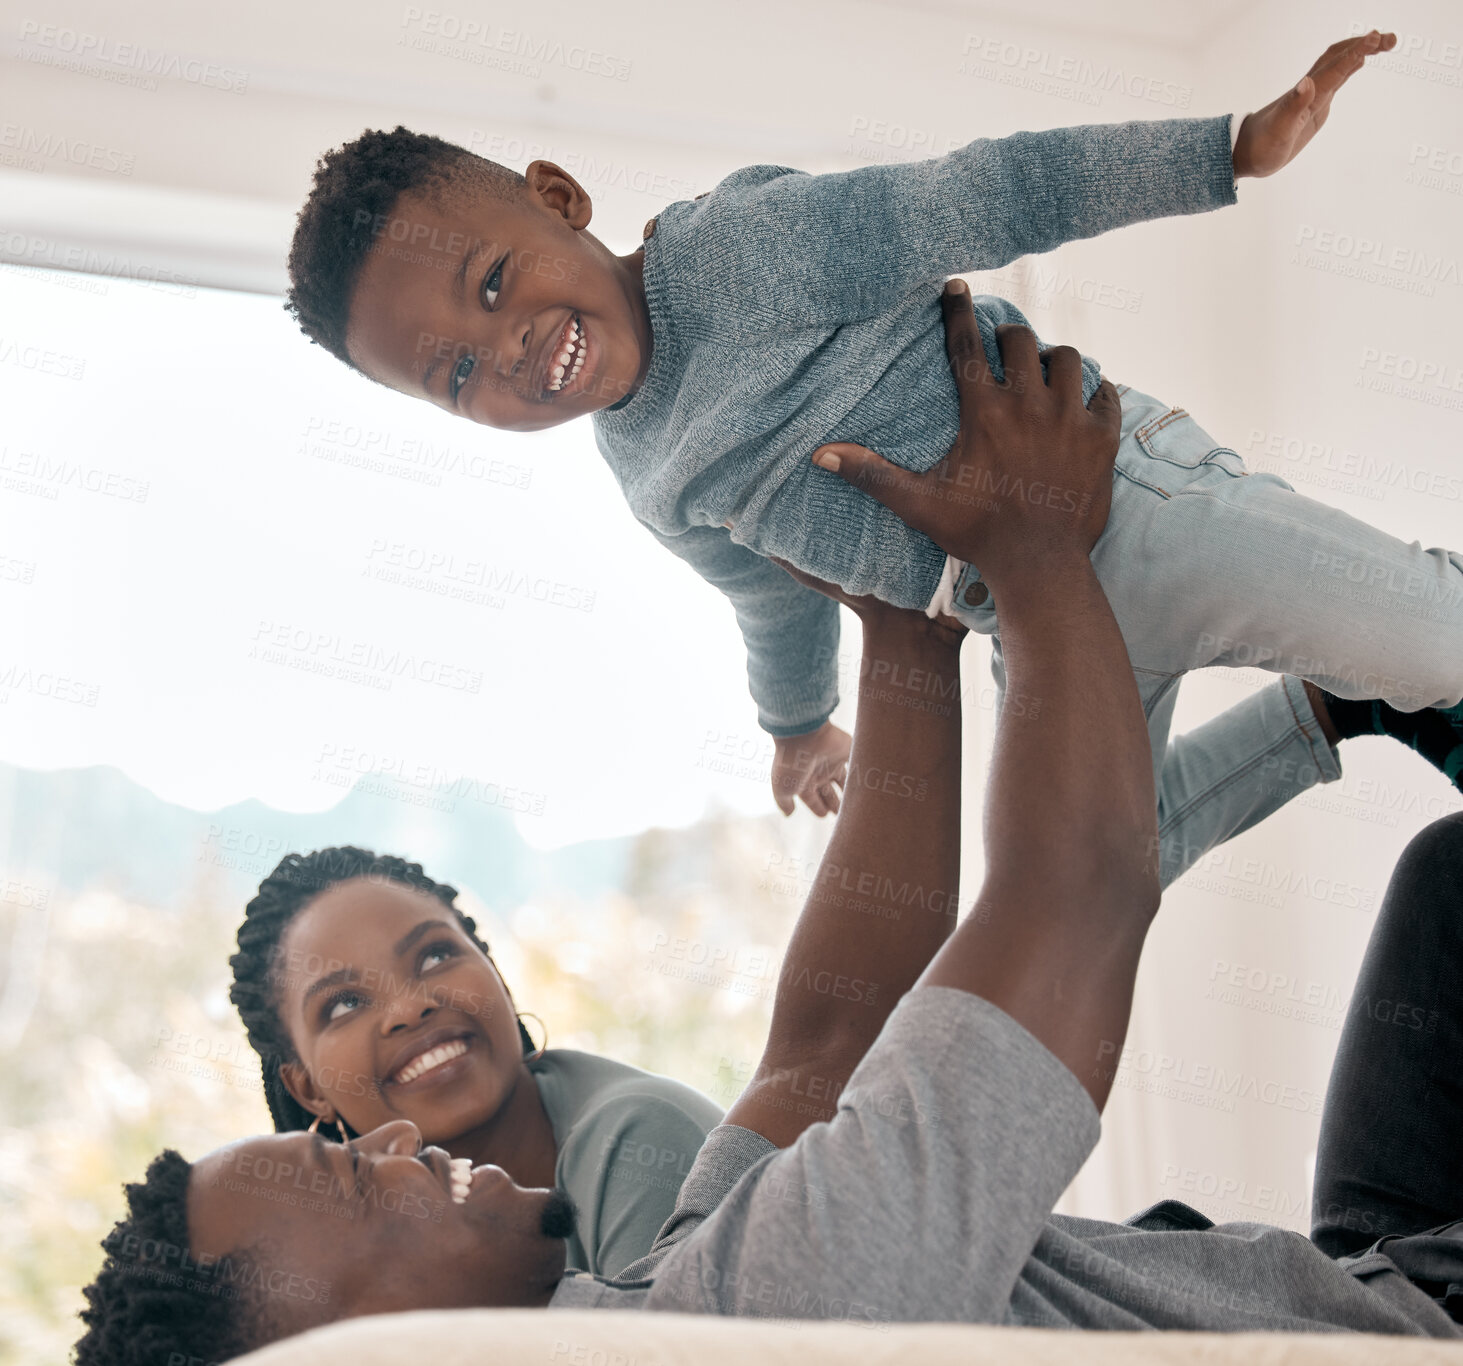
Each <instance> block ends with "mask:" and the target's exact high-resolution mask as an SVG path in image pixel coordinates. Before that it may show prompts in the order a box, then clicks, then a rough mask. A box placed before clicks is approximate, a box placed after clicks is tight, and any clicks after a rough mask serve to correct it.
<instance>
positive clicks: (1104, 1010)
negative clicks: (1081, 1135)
mask: <svg viewBox="0 0 1463 1366" xmlns="http://www.w3.org/2000/svg"><path fill="white" fill-rule="evenodd" d="M952 283H955V284H957V285H958V284H959V282H952ZM947 315H948V310H947ZM950 328H952V322H951V321H950V320H948V318H947V329H950ZM950 341H951V346H952V348H954V347H956V346H959V347H960V348H961V349H962V357H963V361H962V363H963V365H964V367H965V368H966V370H967V384H966V385H965V386H963V387H962V400H964V398H965V396H966V395H967V394H968V393H970V392H971V391H972V387H973V390H974V391H975V392H979V391H980V390H981V389H982V388H985V387H990V386H991V385H992V384H993V381H992V380H991V378H990V374H989V371H988V369H987V367H986V358H985V353H984V351H983V350H982V348H981V346H980V343H979V340H978V338H977V337H976V333H975V328H974V326H973V325H971V326H970V327H968V328H966V329H964V330H963V333H962V335H961V336H960V337H958V338H957V337H956V336H954V335H953V332H952V335H951V338H950ZM1001 347H1002V353H1003V362H1004V365H1005V370H1006V376H1007V380H1006V383H1004V384H1001V385H995V386H994V387H995V389H996V390H998V391H1000V392H1001V393H1002V394H1003V399H1002V402H1001V403H999V404H986V405H983V406H982V405H973V406H971V407H970V408H967V407H966V405H965V403H964V402H962V409H961V437H960V441H959V443H957V445H956V447H955V449H954V450H952V451H951V453H950V454H949V455H948V456H946V458H945V460H944V461H943V462H941V464H940V465H938V466H936V467H935V468H934V469H933V470H931V471H930V472H929V473H927V474H923V475H916V474H912V473H910V472H908V471H906V470H903V469H901V468H899V467H897V466H893V465H889V464H886V463H885V462H884V461H882V460H881V459H880V458H879V457H878V456H876V455H874V454H873V453H872V452H869V451H865V450H863V448H861V447H836V448H834V449H835V450H837V451H839V452H841V453H842V460H841V464H840V469H839V473H840V474H842V475H843V477H845V478H846V479H848V480H849V481H850V482H852V483H855V484H856V485H858V486H859V487H861V488H864V489H866V490H867V491H868V492H869V493H871V494H873V495H874V496H875V497H877V498H878V499H879V500H880V501H881V502H883V503H885V504H886V505H887V506H888V507H890V508H891V509H892V510H893V511H895V512H897V513H898V514H899V515H900V516H901V517H902V518H903V519H904V520H905V521H906V522H908V523H909V524H910V525H911V526H913V527H916V528H917V529H919V530H921V531H924V532H926V534H928V535H929V536H930V537H931V538H932V539H933V540H934V541H935V542H936V544H938V545H940V546H942V547H943V548H945V549H946V550H947V551H948V552H949V553H951V554H953V555H956V556H958V557H959V558H961V559H965V560H969V561H972V562H973V563H976V564H978V565H979V566H980V571H981V577H982V578H983V580H984V581H985V582H986V583H987V584H988V585H989V587H990V590H991V594H992V598H993V601H994V604H995V608H996V612H997V615H998V617H999V619H1000V628H1001V643H1002V650H1003V653H1004V656H1005V664H1006V681H1007V690H1008V693H1007V695H1008V697H1026V698H1028V699H1036V700H1037V705H1028V706H1025V707H1022V708H1020V709H1016V708H1012V707H1010V706H1007V707H1006V708H1005V709H1004V711H1003V712H1002V714H1001V717H1000V719H999V722H998V725H997V731H996V745H995V753H994V756H993V759H992V765H991V774H990V783H989V787H988V789H987V794H986V808H985V810H986V822H985V824H986V834H985V848H986V878H985V882H984V885H983V886H982V888H981V891H980V894H979V896H978V898H977V900H976V904H975V907H974V909H973V911H972V913H971V914H970V915H969V916H968V917H967V918H966V920H965V921H964V922H963V923H962V924H961V926H960V928H959V929H958V930H957V931H956V932H955V934H954V935H953V936H952V937H951V938H950V940H949V941H948V943H946V944H945V945H944V946H943V947H942V948H941V949H940V951H939V953H938V954H937V955H936V956H935V958H934V961H933V962H932V963H931V964H930V966H929V969H928V971H926V972H925V973H924V975H923V977H922V978H921V979H920V985H922V986H923V985H927V986H943V987H955V988H958V989H960V990H962V991H967V992H970V993H972V994H974V995H977V996H980V997H983V998H984V999H985V1000H987V1001H989V1002H991V1003H992V1004H993V1005H996V1006H999V1007H1000V1008H1001V1009H1002V1010H1004V1011H1005V1012H1006V1013H1007V1014H1008V1015H1010V1016H1012V1017H1013V1018H1014V1019H1015V1020H1017V1021H1018V1022H1019V1023H1020V1024H1021V1025H1023V1026H1024V1027H1025V1028H1026V1029H1027V1030H1029V1031H1030V1032H1031V1033H1032V1034H1033V1035H1035V1037H1036V1038H1037V1039H1039V1040H1040V1041H1041V1042H1042V1043H1043V1044H1045V1045H1046V1047H1047V1048H1048V1049H1049V1050H1050V1051H1051V1052H1052V1053H1053V1054H1055V1055H1056V1057H1057V1058H1059V1059H1060V1060H1061V1061H1062V1062H1063V1063H1064V1064H1065V1065H1066V1066H1067V1067H1068V1069H1069V1070H1070V1071H1071V1072H1072V1073H1073V1074H1074V1075H1075V1076H1076V1077H1077V1078H1078V1079H1079V1080H1080V1081H1081V1082H1082V1084H1083V1085H1084V1086H1085V1087H1086V1088H1087V1090H1088V1092H1089V1094H1090V1095H1091V1096H1092V1099H1093V1100H1094V1101H1095V1102H1096V1104H1097V1105H1098V1107H1099V1108H1101V1106H1102V1105H1103V1104H1104V1102H1105V1101H1106V1099H1107V1095H1108V1092H1109V1090H1110V1089H1111V1085H1112V1070H1111V1059H1112V1057H1114V1056H1115V1054H1116V1051H1117V1048H1118V1046H1119V1045H1120V1044H1121V1042H1122V1040H1123V1038H1124V1036H1125V1034H1126V1031H1127V1023H1128V1014H1129V1009H1130V1006H1131V1002H1132V989H1133V981H1134V978H1135V976H1136V973H1137V965H1138V958H1139V954H1140V952H1141V949H1142V945H1143V940H1144V937H1145V935H1146V933H1147V930H1148V926H1149V924H1150V922H1151V920H1152V917H1153V914H1154V913H1155V912H1156V910H1157V908H1158V900H1159V883H1158V873H1157V865H1158V859H1157V829H1156V804H1155V800H1154V793H1153V771H1152V763H1151V759H1150V750H1149V741H1148V733H1147V728H1146V725H1145V722H1144V716H1143V709H1142V705H1141V704H1140V702H1139V698H1138V690H1137V686H1136V684H1135V683H1134V681H1133V674H1132V669H1131V666H1130V664H1129V661H1128V653H1127V648H1126V646H1125V645H1124V643H1123V639H1122V636H1121V634H1120V633H1119V631H1118V626H1117V622H1116V621H1115V619H1114V618H1113V614H1112V609H1111V608H1110V607H1109V606H1108V602H1107V599H1106V597H1105V596H1104V594H1103V592H1102V588H1101V585H1100V584H1099V583H1098V580H1097V576H1096V574H1095V572H1094V571H1093V568H1092V564H1091V561H1090V559H1089V558H1088V555H1089V552H1090V550H1091V548H1092V546H1093V544H1094V543H1095V541H1096V538H1097V536H1098V535H1099V534H1100V533H1101V530H1102V527H1103V526H1104V525H1105V523H1106V520H1107V511H1108V506H1109V500H1110V497H1111V466H1112V459H1111V455H1108V456H1107V457H1106V458H1104V457H1103V456H1102V454H1101V452H1100V449H1099V448H1098V447H1097V446H1096V445H1094V444H1093V443H1090V442H1089V443H1083V442H1073V441H1072V440H1070V439H1069V438H1068V436H1067V435H1066V432H1065V430H1064V424H1067V426H1070V423H1071V421H1072V419H1073V417H1074V413H1073V411H1072V405H1073V404H1074V403H1075V405H1076V407H1077V408H1078V409H1079V410H1080V407H1081V399H1080V388H1079V372H1080V365H1081V359H1080V357H1079V356H1078V355H1077V353H1076V352H1075V351H1072V350H1071V349H1070V348H1066V347H1058V348H1056V349H1055V350H1052V351H1050V352H1048V353H1047V357H1046V358H1047V361H1048V379H1047V380H1046V381H1045V382H1044V381H1043V377H1042V370H1041V365H1040V360H1039V358H1038V355H1037V349H1036V342H1035V338H1034V337H1033V336H1032V334H1031V333H1030V332H1029V331H1027V330H1026V329H1025V328H1008V329H1002V330H1001ZM970 377H974V378H975V379H976V380H977V381H978V382H977V383H976V384H975V385H974V386H971V385H970V384H969V383H968V380H969V378H970ZM992 412H995V413H997V415H998V416H1003V417H1004V418H1006V419H1007V420H1008V421H1009V419H1010V417H1011V416H1012V413H1013V412H1014V414H1015V416H1016V417H1017V418H1019V419H1020V420H1019V421H1018V423H1017V425H1018V427H1020V428H1021V429H1023V430H1024V431H1025V432H1026V433H1027V434H1028V442H1029V443H1030V444H1032V445H1033V447H1035V448H1043V447H1044V448H1045V450H1046V453H1047V457H1048V458H1047V460H1046V461H1045V463H1044V465H1043V469H1042V475H1043V482H1042V483H1041V484H1040V485H1039V486H1037V487H1039V488H1040V489H1041V497H1040V499H1039V500H1038V499H1036V498H1035V497H1033V496H1032V494H1033V493H1034V489H1033V486H1032V485H1031V484H1030V482H1029V481H1027V482H1025V483H1023V482H1022V481H1021V479H1020V478H1019V476H1020V474H1021V472H1022V471H1021V461H1020V458H1019V452H1018V450H1017V448H1016V446H1015V445H1014V444H1013V443H1012V442H1011V441H1010V440H1009V438H1008V437H1007V436H1005V435H1003V430H1002V429H997V428H991V429H990V430H989V432H988V433H986V434H985V435H984V436H983V435H982V431H981V427H982V423H983V421H984V419H985V418H986V416H987V414H990V413H992ZM1085 416H1086V417H1088V418H1089V419H1090V420H1091V421H1092V422H1093V423H1094V424H1102V423H1106V424H1108V426H1109V427H1110V428H1111V430H1112V431H1113V433H1114V438H1115V435H1116V428H1117V420H1118V402H1117V396H1116V394H1115V393H1114V391H1113V390H1112V388H1111V386H1110V385H1106V384H1105V385H1104V386H1103V387H1102V388H1101V389H1099V390H1098V393H1097V395H1096V396H1095V397H1094V399H1093V401H1092V406H1091V411H1090V412H1089V413H1086V414H1085ZM1003 472H1004V474H1005V475H1008V476H1014V478H1012V479H1011V480H1010V482H1008V480H1007V479H1006V478H1004V477H1003ZM1006 487H1016V488H1020V489H1024V490H1027V493H1026V494H1025V495H1024V496H1023V497H1020V498H1004V499H1002V500H1001V501H1000V502H999V503H997V502H996V501H995V500H993V499H990V498H985V497H980V496H977V497H975V498H973V499H971V498H962V497H960V496H959V491H960V490H962V489H970V490H974V489H991V488H1006ZM952 493H954V494H955V495H956V496H954V497H952V496H951V494H952Z"/></svg>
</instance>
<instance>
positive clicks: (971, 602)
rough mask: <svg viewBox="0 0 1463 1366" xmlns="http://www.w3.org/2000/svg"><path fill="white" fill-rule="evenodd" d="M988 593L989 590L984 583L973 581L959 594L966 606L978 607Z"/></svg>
mask: <svg viewBox="0 0 1463 1366" xmlns="http://www.w3.org/2000/svg"><path fill="white" fill-rule="evenodd" d="M990 595H991V594H990V590H989V589H988V588H987V587H986V586H985V584H983V583H973V584H971V585H970V587H969V588H967V589H966V590H965V592H964V593H962V594H961V595H960V596H961V597H962V598H964V599H965V605H966V606H967V607H979V606H980V605H981V603H983V602H984V601H985V600H986V599H987V598H988V597H990Z"/></svg>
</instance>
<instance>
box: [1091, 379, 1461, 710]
mask: <svg viewBox="0 0 1463 1366" xmlns="http://www.w3.org/2000/svg"><path fill="white" fill-rule="evenodd" d="M1123 415H1124V436H1123V442H1122V445H1121V447H1120V449H1119V451H1118V461H1117V478H1116V479H1115V482H1114V486H1113V511H1112V516H1111V517H1110V518H1109V520H1108V525H1107V528H1106V530H1105V531H1104V532H1103V535H1102V538H1101V539H1100V540H1099V541H1098V543H1097V545H1096V547H1094V550H1093V563H1094V565H1095V566H1096V568H1097V571H1098V575H1099V577H1100V578H1101V580H1102V584H1103V587H1104V588H1105V589H1106V591H1107V593H1108V597H1109V599H1110V600H1111V602H1112V604H1113V610H1114V612H1115V613H1116V614H1117V617H1118V622H1119V624H1120V625H1121V626H1122V629H1123V635H1124V638H1125V639H1126V641H1127V642H1128V647H1129V652H1130V654H1131V656H1132V659H1133V662H1134V664H1135V665H1139V666H1143V667H1147V668H1152V669H1160V670H1161V669H1169V670H1175V671H1187V670H1190V669H1198V668H1204V667H1206V666H1209V665H1220V666H1228V667H1245V666H1251V667H1256V668H1261V669H1266V670H1269V671H1271V672H1273V673H1286V674H1294V675H1297V676H1299V677H1301V678H1309V679H1311V680H1313V681H1314V682H1316V683H1318V684H1319V685H1320V686H1321V687H1323V688H1325V689H1326V690H1327V691H1329V692H1332V693H1334V694H1336V695H1337V696H1338V697H1346V698H1381V699H1382V700H1384V701H1386V702H1388V703H1390V704H1391V705H1393V706H1394V707H1397V708H1398V709H1399V710H1402V711H1416V710H1418V709H1420V708H1423V707H1450V706H1454V705H1456V704H1457V703H1458V702H1459V701H1460V700H1463V555H1459V554H1457V553H1455V552H1451V551H1444V550H1441V549H1433V550H1424V549H1423V548H1422V547H1421V546H1420V545H1419V544H1418V543H1417V542H1410V543H1409V542H1405V541H1401V540H1399V539H1397V538H1396V537H1395V536H1391V535H1388V534H1387V533H1386V532H1382V531H1378V530H1377V529H1376V528H1374V527H1371V526H1368V525H1367V524H1366V523H1365V522H1362V521H1360V520H1358V519H1357V518H1355V517H1351V516H1349V515H1348V514H1346V513H1344V512H1340V511H1338V510H1337V509H1335V508H1331V507H1327V506H1326V505H1325V504H1323V503H1318V502H1316V501H1314V500H1313V499H1310V498H1306V497H1304V496H1303V495H1301V494H1299V493H1297V492H1295V490H1294V489H1293V488H1291V486H1290V485H1289V484H1287V483H1286V482H1285V481H1284V480H1283V479H1280V478H1278V477H1277V476H1275V475H1272V474H1249V473H1246V472H1245V470H1244V464H1243V462H1242V461H1241V460H1240V458H1239V456H1238V455H1236V454H1235V453H1234V452H1233V451H1230V450H1228V449H1226V448H1224V447H1221V446H1218V445H1217V443H1215V442H1214V440H1213V438H1212V437H1210V436H1209V435H1208V434H1207V433H1206V432H1204V430H1203V429H1202V428H1200V427H1199V425H1198V424H1197V423H1196V422H1195V421H1194V420H1193V419H1192V418H1191V417H1189V416H1188V415H1187V414H1186V413H1184V412H1182V410H1167V409H1166V408H1164V407H1163V405H1155V404H1154V403H1153V401H1152V400H1149V399H1147V398H1146V396H1143V395H1138V394H1136V393H1134V392H1133V391H1131V390H1130V391H1129V392H1128V393H1127V394H1126V395H1125V396H1124V400H1123ZM1130 424H1131V425H1130Z"/></svg>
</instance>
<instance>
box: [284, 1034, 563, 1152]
mask: <svg viewBox="0 0 1463 1366" xmlns="http://www.w3.org/2000/svg"><path fill="white" fill-rule="evenodd" d="M535 1018H537V1017H535ZM323 1118H324V1116H323V1115H316V1116H315V1122H314V1123H313V1124H311V1125H310V1127H309V1128H308V1129H306V1130H305V1132H306V1133H307V1134H313V1133H315V1132H316V1131H317V1130H318V1129H319V1128H320V1121H321V1120H322V1119H323ZM335 1127H336V1128H337V1129H339V1130H340V1141H341V1142H342V1143H349V1142H350V1141H351V1139H350V1134H349V1133H348V1132H347V1131H346V1127H345V1121H344V1120H343V1119H341V1117H340V1116H339V1115H336V1117H335Z"/></svg>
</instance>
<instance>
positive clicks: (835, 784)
mask: <svg viewBox="0 0 1463 1366" xmlns="http://www.w3.org/2000/svg"><path fill="white" fill-rule="evenodd" d="M786 567H787V566H786V565H784V566H783V568H786ZM852 745H853V741H852V740H851V739H849V735H848V732H847V731H846V730H840V729H839V728H838V727H837V726H835V725H834V724H833V722H832V721H825V722H823V724H822V725H821V726H819V727H818V729H817V730H813V731H809V732H808V733H807V734H806V735H785V736H778V737H776V738H775V739H774V741H773V754H772V796H773V799H774V800H775V801H776V802H777V806H778V809H779V810H780V811H781V812H782V814H783V815H784V816H790V815H792V810H793V807H794V806H795V805H796V804H797V798H799V797H801V798H802V799H803V801H804V802H806V803H807V806H808V810H809V811H811V812H812V813H813V814H814V815H815V816H826V815H828V814H829V813H830V812H832V814H833V815H835V816H836V815H837V814H838V791H839V789H840V788H841V787H842V786H843V784H844V782H845V780H846V779H847V777H848V753H849V750H850V749H851V748H852Z"/></svg>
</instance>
